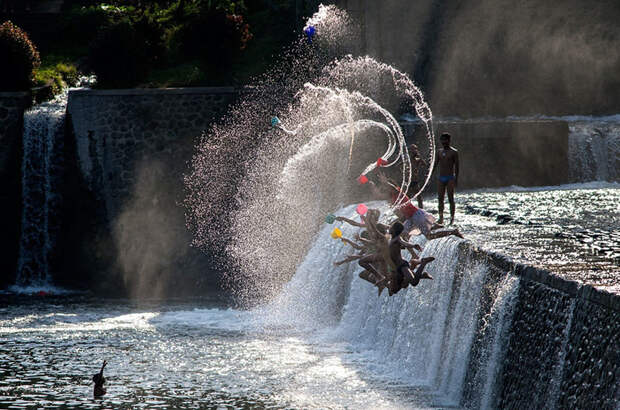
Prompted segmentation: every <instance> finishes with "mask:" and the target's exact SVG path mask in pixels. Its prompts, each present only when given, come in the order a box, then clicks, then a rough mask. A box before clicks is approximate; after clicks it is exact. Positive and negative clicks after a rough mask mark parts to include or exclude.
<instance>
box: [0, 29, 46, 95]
mask: <svg viewBox="0 0 620 410" xmlns="http://www.w3.org/2000/svg"><path fill="white" fill-rule="evenodd" d="M0 61H2V63H1V64H0V90H2V91H21V90H27V89H29V88H30V86H31V85H32V82H33V72H34V69H36V68H37V67H39V65H40V64H41V59H40V57H39V52H38V51H37V49H36V47H35V46H34V44H33V43H32V42H31V41H30V39H29V38H28V35H27V34H26V33H25V32H24V31H23V30H22V29H20V28H19V27H17V26H16V25H14V24H13V23H11V22H10V21H6V22H4V23H2V24H1V25H0Z"/></svg>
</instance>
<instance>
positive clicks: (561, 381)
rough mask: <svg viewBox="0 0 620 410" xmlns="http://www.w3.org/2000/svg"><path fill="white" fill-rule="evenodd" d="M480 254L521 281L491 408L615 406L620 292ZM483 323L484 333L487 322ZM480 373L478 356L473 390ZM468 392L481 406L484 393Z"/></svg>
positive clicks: (619, 375) (469, 402)
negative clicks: (609, 290) (481, 395)
mask: <svg viewBox="0 0 620 410" xmlns="http://www.w3.org/2000/svg"><path fill="white" fill-rule="evenodd" d="M482 254H483V255H484V256H483V257H485V258H487V259H488V264H489V266H490V267H491V268H492V269H495V270H499V271H501V272H504V273H505V274H508V275H517V276H518V277H519V278H520V281H519V286H518V289H517V291H516V292H517V295H516V302H515V304H514V307H513V311H512V314H511V317H509V318H508V319H507V320H508V321H509V322H508V323H506V324H505V325H504V327H505V328H506V329H507V330H506V334H505V336H504V337H505V347H504V348H503V349H502V350H503V351H502V354H503V357H501V358H500V359H499V362H498V364H497V366H498V369H499V370H498V373H497V380H496V389H495V392H494V394H493V400H492V402H490V403H489V404H490V405H491V408H495V407H499V408H600V409H615V408H617V407H618V405H620V338H618V335H619V334H620V295H619V294H616V293H612V292H608V291H606V290H604V289H600V288H599V289H597V288H594V287H592V286H590V285H583V284H580V283H577V282H574V281H570V280H566V279H563V278H561V277H559V276H558V275H555V274H553V273H551V272H548V271H546V270H543V269H538V268H534V267H531V266H524V265H520V264H514V263H513V262H512V261H511V260H510V259H509V258H507V257H506V256H504V255H501V254H485V253H484V252H483V253H482ZM483 310H484V309H483ZM487 310H488V308H487ZM482 317H484V312H481V318H482ZM479 326H480V328H479V331H478V333H477V334H478V338H481V335H483V334H484V333H485V329H484V326H485V324H484V321H480V324H479ZM475 350H476V348H475V347H474V351H475ZM480 371H481V369H479V368H478V366H477V363H476V361H475V355H474V360H471V361H470V372H469V374H468V380H469V383H468V386H469V388H470V389H471V390H473V389H476V386H477V385H476V384H475V383H473V381H474V380H475V378H476V376H478V377H479V375H478V373H480ZM478 386H479V385H478ZM464 397H465V402H464V403H462V404H463V405H465V406H466V407H470V408H476V407H479V406H480V403H481V397H480V392H473V391H469V392H468V391H467V388H466V394H465V396H464Z"/></svg>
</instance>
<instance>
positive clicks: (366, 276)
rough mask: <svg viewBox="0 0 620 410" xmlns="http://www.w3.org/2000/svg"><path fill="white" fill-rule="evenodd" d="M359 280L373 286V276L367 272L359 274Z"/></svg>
mask: <svg viewBox="0 0 620 410" xmlns="http://www.w3.org/2000/svg"><path fill="white" fill-rule="evenodd" d="M360 278H362V279H364V280H365V281H368V282H370V283H372V284H373V285H374V284H375V276H374V275H373V274H372V273H370V272H368V271H367V270H365V271H362V272H360Z"/></svg>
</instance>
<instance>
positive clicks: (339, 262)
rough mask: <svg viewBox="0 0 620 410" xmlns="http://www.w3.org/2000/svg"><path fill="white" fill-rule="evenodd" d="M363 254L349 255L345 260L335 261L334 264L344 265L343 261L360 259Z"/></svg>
mask: <svg viewBox="0 0 620 410" xmlns="http://www.w3.org/2000/svg"><path fill="white" fill-rule="evenodd" d="M362 256H363V255H349V256H347V257H346V258H344V259H343V260H341V261H338V262H334V265H336V266H340V265H342V264H343V263H349V262H353V261H355V260H358V259H360V258H361V257H362Z"/></svg>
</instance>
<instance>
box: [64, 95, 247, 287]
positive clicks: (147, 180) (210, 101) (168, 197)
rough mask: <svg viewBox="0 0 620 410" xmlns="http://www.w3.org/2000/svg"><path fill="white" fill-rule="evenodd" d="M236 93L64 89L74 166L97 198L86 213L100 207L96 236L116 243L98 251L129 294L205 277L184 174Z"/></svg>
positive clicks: (206, 269)
mask: <svg viewBox="0 0 620 410" xmlns="http://www.w3.org/2000/svg"><path fill="white" fill-rule="evenodd" d="M236 96H237V92H236V91H235V90H234V89H232V88H186V89H143V90H140V89H131V90H77V91H71V92H70V93H69V103H68V107H67V112H68V114H69V117H70V120H69V123H70V128H71V129H70V131H71V133H72V144H73V146H74V147H75V161H76V168H77V170H78V172H79V174H80V177H81V179H82V181H83V182H84V185H85V186H86V189H87V191H88V192H90V193H91V194H92V196H93V197H94V198H95V202H96V203H97V204H98V205H95V207H96V208H97V210H96V211H91V212H95V213H101V212H102V213H103V214H104V215H103V217H102V218H101V219H102V222H101V223H102V224H104V225H105V229H104V231H107V234H108V235H109V236H110V238H109V240H104V241H103V242H104V243H110V244H112V246H113V247H114V248H115V252H112V253H109V252H104V253H103V254H101V255H105V258H112V259H113V260H112V261H111V263H112V264H113V265H114V267H115V268H118V270H119V271H120V272H121V273H122V279H123V280H124V285H125V286H126V287H127V288H128V289H129V290H130V293H132V294H134V295H136V296H161V295H170V294H178V293H182V292H181V290H180V289H181V288H182V287H189V288H190V289H191V290H197V289H198V288H200V286H199V285H201V284H200V283H198V282H200V281H201V280H202V279H203V278H205V277H209V276H208V275H205V272H206V273H208V272H209V271H210V261H209V259H208V258H207V257H206V256H205V255H204V254H202V253H201V252H199V251H198V250H196V249H194V248H191V247H190V246H189V244H190V242H191V235H190V233H189V232H188V231H187V229H186V228H185V218H184V209H183V207H182V202H183V199H184V183H183V174H184V172H185V171H186V170H187V169H186V167H187V163H188V161H189V160H190V159H191V156H192V155H193V153H194V147H195V144H196V142H197V140H198V138H200V137H201V135H202V134H203V132H204V131H205V130H207V129H208V128H209V126H210V125H211V124H212V123H213V121H214V120H217V119H219V118H220V117H221V116H222V114H223V113H224V112H225V111H226V110H227V108H228V106H229V104H230V103H231V102H232V101H234V100H235V98H236ZM81 196H83V194H82V195H81ZM104 236H105V232H104ZM69 245H71V244H69ZM93 253H96V252H95V251H94V250H93ZM101 257H103V256H101ZM180 273H182V275H183V278H179V275H180ZM212 279H213V278H212V277H209V280H212Z"/></svg>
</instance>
